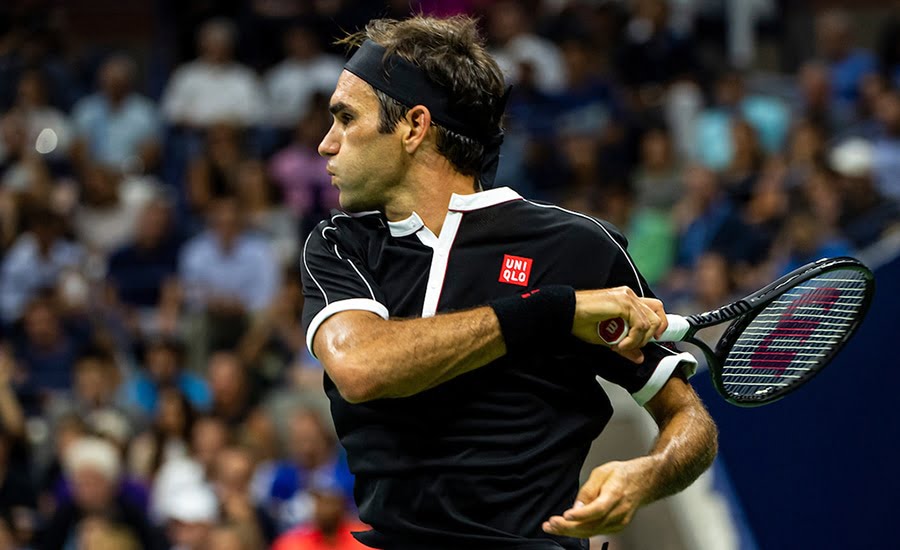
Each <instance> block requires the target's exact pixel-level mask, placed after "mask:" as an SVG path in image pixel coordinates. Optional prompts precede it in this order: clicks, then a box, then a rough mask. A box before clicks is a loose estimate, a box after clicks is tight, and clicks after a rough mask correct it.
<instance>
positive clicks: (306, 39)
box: [284, 28, 319, 59]
mask: <svg viewBox="0 0 900 550" xmlns="http://www.w3.org/2000/svg"><path fill="white" fill-rule="evenodd" d="M284 46H285V50H286V51H287V53H288V55H290V56H291V57H293V58H295V59H311V58H313V57H315V55H316V54H317V53H318V52H319V44H318V41H317V39H316V35H315V34H314V33H313V32H311V31H310V30H308V29H303V28H294V29H291V30H289V31H288V32H287V35H286V36H285V39H284Z"/></svg>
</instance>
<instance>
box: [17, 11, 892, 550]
mask: <svg viewBox="0 0 900 550" xmlns="http://www.w3.org/2000/svg"><path fill="white" fill-rule="evenodd" d="M412 11H415V12H424V13H426V14H435V15H450V14H457V13H467V14H471V15H474V16H477V17H479V18H480V21H481V23H482V27H483V32H484V35H485V37H486V38H487V41H488V44H489V46H490V49H491V51H492V52H493V54H494V55H495V56H496V58H497V59H498V61H499V62H500V64H501V66H502V68H503V69H504V71H505V72H506V74H507V78H508V80H509V82H510V83H512V84H514V88H513V93H512V96H511V99H510V103H509V106H508V109H507V111H508V118H507V121H506V127H507V137H506V143H505V145H504V149H503V159H502V162H501V166H500V172H499V174H498V182H497V183H498V185H508V186H510V187H513V188H515V189H517V190H518V191H520V192H521V193H523V194H525V195H527V196H529V197H531V198H536V199H542V200H548V201H553V202H556V203H558V204H561V205H564V206H567V207H570V208H574V209H577V210H580V211H583V212H588V213H591V214H594V215H597V216H600V217H603V218H606V219H608V220H610V221H612V222H613V223H615V224H616V225H617V226H619V227H620V228H621V229H622V230H623V231H624V232H625V233H626V235H628V237H629V240H630V251H631V253H632V255H633V256H634V258H635V261H636V262H637V264H638V265H639V267H640V268H641V270H642V271H643V273H644V274H645V275H646V278H647V279H648V281H649V282H650V283H651V284H652V285H653V286H654V288H655V289H656V291H657V293H658V294H659V295H660V296H661V297H662V298H664V300H665V301H666V303H667V309H669V310H670V311H676V312H679V313H691V312H696V311H702V310H706V309H709V308H712V307H714V306H718V305H721V304H722V303H725V302H727V301H729V300H730V299H732V298H734V297H736V296H738V295H741V294H743V293H745V292H748V291H751V290H754V289H756V288H757V287H759V286H761V285H762V284H764V283H767V282H768V281H770V280H771V279H772V278H774V277H775V276H777V275H780V274H782V273H785V272H786V271H789V270H791V269H793V268H794V267H797V266H799V265H802V264H803V263H805V262H807V261H810V260H813V259H816V258H819V257H822V256H835V255H844V254H854V255H857V256H859V257H861V258H863V259H864V260H865V261H867V262H868V263H869V264H870V265H871V266H872V267H873V268H876V273H877V277H878V282H879V296H878V297H877V298H876V304H875V306H874V308H873V312H872V314H871V315H870V318H869V320H868V321H867V323H866V324H865V326H864V327H863V330H862V331H861V334H860V335H859V336H858V337H857V338H856V340H854V342H853V343H852V344H851V345H850V346H849V347H848V348H847V349H846V350H845V351H844V353H843V354H842V356H841V357H840V358H839V360H838V361H837V362H836V364H835V365H833V366H832V367H831V368H830V369H829V370H828V371H826V373H824V374H823V375H822V376H821V378H820V379H819V380H817V381H816V382H815V383H813V384H812V385H811V386H810V387H809V388H808V389H807V390H804V391H803V392H800V393H799V394H797V395H795V396H791V398H790V399H788V400H786V401H784V402H780V403H778V404H775V405H772V406H770V407H766V408H764V409H758V410H744V409H737V408H734V407H730V406H727V405H724V404H723V402H722V401H721V399H720V398H718V397H717V396H716V394H715V393H714V392H713V391H712V389H711V387H710V384H709V381H708V376H706V375H705V374H704V373H702V372H701V373H700V374H698V375H697V376H696V377H695V379H694V380H695V386H696V387H697V389H698V391H700V393H701V394H702V395H703V397H704V399H705V401H706V402H707V404H708V406H709V407H710V409H711V411H712V413H713V415H714V416H715V417H716V420H717V421H718V423H719V425H720V429H721V432H722V434H721V447H722V449H721V455H720V459H719V460H718V461H717V463H716V465H715V466H714V468H713V469H712V470H711V471H710V472H709V473H708V474H706V475H705V476H704V477H703V478H701V480H700V481H698V482H697V483H696V484H695V485H694V486H693V487H692V488H691V489H689V490H688V491H686V492H685V493H684V494H681V495H678V496H676V497H673V498H671V499H667V500H666V501H664V502H661V503H658V504H656V505H654V506H651V507H650V508H648V509H647V510H645V511H643V512H641V513H640V514H639V515H638V517H637V519H636V521H635V523H634V524H633V526H632V527H630V528H629V529H628V530H626V531H625V532H623V533H621V534H619V535H617V536H611V537H598V538H597V540H596V546H597V548H599V547H600V546H601V544H602V543H604V542H609V543H610V548H611V549H613V550H631V549H646V548H654V549H655V550H659V549H673V550H675V549H691V550H694V549H715V550H726V549H731V548H740V549H754V548H766V549H768V548H776V549H777V548H864V547H865V548H885V547H888V546H890V541H891V540H892V539H893V538H896V537H895V533H894V529H893V524H892V521H893V515H895V514H894V513H892V512H896V503H895V500H894V499H895V495H896V494H897V493H898V491H900V481H898V476H897V475H896V468H895V466H894V465H893V463H892V461H890V460H889V457H890V456H893V455H894V454H895V452H896V451H894V450H892V448H893V445H894V444H895V440H896V439H897V436H898V435H900V433H898V429H897V425H898V423H897V415H896V412H895V409H894V407H892V406H891V401H892V398H891V396H890V394H889V391H890V390H889V389H887V390H880V388H891V387H893V386H895V385H896V384H897V383H898V382H900V380H898V378H900V375H898V372H900V369H896V368H894V367H896V363H897V362H896V360H892V359H890V358H889V357H890V354H889V351H888V350H889V349H890V345H889V344H888V346H885V345H884V342H885V341H887V342H888V343H889V342H890V341H891V340H890V339H891V338H892V337H895V334H896V330H894V329H893V327H892V325H891V324H890V322H889V319H891V318H893V314H894V311H896V308H894V307H893V306H895V305H898V304H896V302H897V301H898V299H897V298H894V295H897V294H898V292H896V291H898V290H900V288H898V287H900V261H898V250H900V242H898V241H900V233H898V231H897V229H898V227H900V92H898V88H900V3H897V2H893V1H888V0H855V1H853V2H839V1H826V0H805V1H804V0H794V1H790V2H788V1H787V0H605V1H604V0H524V1H520V2H513V1H504V0H497V1H490V0H445V1H440V0H420V1H415V0H414V1H408V0H403V1H389V2H381V1H374V0H373V1H365V0H247V1H237V0H230V1H229V0H225V1H212V0H183V1H178V0H156V1H151V0H135V1H130V2H122V1H115V0H79V1H78V2H64V1H63V0H5V1H4V2H3V3H2V5H0V549H7V548H9V549H14V548H15V549H18V548H37V549H44V548H47V549H62V548H67V549H68V548H73V549H75V548H78V549H88V550H105V549H111V548H115V549H131V548H151V549H156V548H175V547H177V548H179V549H190V550H203V549H213V548H215V549H220V548H228V549H246V550H252V549H257V548H267V547H274V548H276V549H277V550H287V549H318V548H355V547H356V546H353V544H352V542H349V541H348V540H347V538H346V537H347V533H348V531H349V530H351V529H354V528H357V526H358V524H357V523H356V519H355V516H354V514H355V510H354V506H353V500H352V485H353V479H352V476H351V475H350V473H349V472H348V470H347V466H346V460H345V457H344V455H343V452H342V450H341V449H340V448H339V446H338V445H337V443H336V438H335V436H334V433H333V427H332V426H331V424H330V418H329V414H328V407H327V402H326V400H325V399H324V395H323V392H322V389H321V386H322V370H321V366H320V365H319V364H317V363H316V361H315V360H314V359H313V358H311V357H310V356H309V354H308V353H307V351H306V349H305V344H304V342H305V340H304V333H303V329H302V327H301V326H300V325H299V322H298V319H299V312H300V310H301V308H302V304H303V297H302V294H301V292H300V288H299V275H298V263H297V258H298V253H299V252H300V250H301V247H302V243H303V242H304V239H305V237H306V234H307V231H308V230H309V229H310V228H312V227H313V226H315V224H316V223H317V222H318V221H319V220H320V219H321V218H322V217H324V215H325V214H326V213H327V212H328V211H329V210H330V209H331V208H334V207H336V206H337V201H336V199H337V197H336V194H335V192H334V191H333V189H332V188H331V186H330V183H329V178H328V177H327V174H326V172H325V168H324V161H323V160H322V159H320V158H319V157H318V155H317V154H316V146H317V144H318V141H319V140H320V138H321V137H322V136H323V135H324V133H325V131H326V130H327V128H328V126H329V124H330V115H329V114H328V112H327V102H328V97H329V95H330V93H331V91H332V89H333V87H334V84H335V82H336V80H337V78H338V75H339V74H340V71H341V66H342V64H343V61H344V52H343V51H342V50H340V49H338V48H336V47H335V46H334V45H333V41H334V39H335V38H336V37H339V36H341V35H342V33H343V32H344V31H349V30H355V29H358V28H360V27H361V26H362V25H364V24H365V22H366V21H367V20H369V19H371V18H373V17H380V16H387V17H393V18H403V17H406V16H408V15H409V14H410V13H411V12H412ZM892 291H894V292H892ZM715 336H716V335H710V336H709V338H711V339H712V340H713V341H714V340H715ZM879 390H880V391H879ZM614 399H615V402H616V405H617V409H618V410H619V414H618V415H617V417H616V419H615V420H614V421H613V423H612V424H611V425H610V427H609V429H608V430H607V432H606V433H604V435H603V436H602V437H601V438H600V440H599V441H598V442H597V444H596V445H595V451H594V452H593V453H592V456H591V459H590V460H593V461H594V463H593V464H592V465H596V464H598V463H599V462H601V461H603V460H609V459H613V458H628V457H629V456H636V455H638V454H641V453H643V452H646V450H647V448H648V446H649V445H650V442H651V440H652V436H653V430H652V422H651V423H650V426H648V425H647V424H648V418H647V416H646V415H644V414H642V412H641V411H639V410H636V408H635V407H634V406H633V405H629V398H628V397H627V396H621V395H619V396H618V397H616V396H615V395H614Z"/></svg>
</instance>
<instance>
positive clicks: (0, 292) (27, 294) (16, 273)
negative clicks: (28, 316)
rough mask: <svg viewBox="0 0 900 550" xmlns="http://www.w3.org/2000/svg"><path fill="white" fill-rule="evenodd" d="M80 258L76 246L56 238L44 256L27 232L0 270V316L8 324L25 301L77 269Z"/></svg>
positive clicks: (23, 307) (8, 254) (8, 253)
mask: <svg viewBox="0 0 900 550" xmlns="http://www.w3.org/2000/svg"><path fill="white" fill-rule="evenodd" d="M81 259H82V249H81V247H80V246H78V245H77V244H74V243H71V242H68V241H64V240H62V239H58V240H57V241H56V242H54V243H53V245H52V246H51V247H50V253H49V254H48V255H47V256H46V257H45V256H42V255H41V254H40V252H39V250H38V243H37V239H36V238H35V236H34V235H32V234H30V233H25V234H23V235H22V236H21V237H19V238H18V239H17V240H16V242H15V243H13V245H12V247H11V248H10V249H9V251H8V252H7V253H6V258H4V259H3V265H2V267H0V314H2V316H3V320H4V321H5V322H7V323H10V322H13V321H15V320H16V319H18V318H19V317H20V316H21V315H22V312H23V310H24V309H25V306H26V304H28V301H29V300H30V299H31V298H32V296H34V294H35V293H36V292H37V291H38V290H40V289H42V288H47V287H51V286H54V285H55V284H56V280H57V277H59V274H60V273H61V272H62V271H63V270H64V269H67V268H76V267H77V266H78V265H79V263H80V262H81Z"/></svg>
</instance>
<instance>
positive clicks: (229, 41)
mask: <svg viewBox="0 0 900 550" xmlns="http://www.w3.org/2000/svg"><path fill="white" fill-rule="evenodd" d="M236 38H237V29H236V28H235V26H234V23H232V22H231V21H229V20H228V19H224V18H216V19H210V20H209V21H207V22H206V23H204V24H203V26H202V27H200V31H199V32H198V33H197V45H198V46H199V49H200V57H202V58H203V60H204V61H206V62H208V63H216V64H219V63H228V62H229V61H231V55H232V53H233V51H234V43H235V40H236Z"/></svg>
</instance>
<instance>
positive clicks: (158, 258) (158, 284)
mask: <svg viewBox="0 0 900 550" xmlns="http://www.w3.org/2000/svg"><path fill="white" fill-rule="evenodd" d="M136 225H137V229H136V231H135V235H134V238H133V239H131V240H130V241H129V242H127V243H126V244H124V245H123V246H121V247H120V248H118V249H117V250H116V251H115V252H113V253H112V255H111V256H110V258H109V264H108V267H107V280H108V281H109V283H110V286H111V290H112V291H113V292H114V294H115V298H116V301H117V302H118V303H120V304H121V305H122V306H124V307H126V308H134V309H136V310H138V311H140V310H147V309H150V308H155V307H156V306H157V305H159V303H160V298H161V294H162V292H161V288H162V287H164V285H165V284H166V283H167V281H169V280H170V279H172V278H174V276H175V274H176V272H177V270H178V250H179V248H180V246H181V242H180V239H179V237H178V234H177V231H176V230H175V227H174V220H173V212H172V205H171V204H170V203H169V201H167V200H166V199H165V198H163V197H155V198H152V199H150V200H149V201H148V202H147V203H146V204H145V205H144V206H143V208H142V209H141V212H140V214H138V216H137V222H136Z"/></svg>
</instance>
